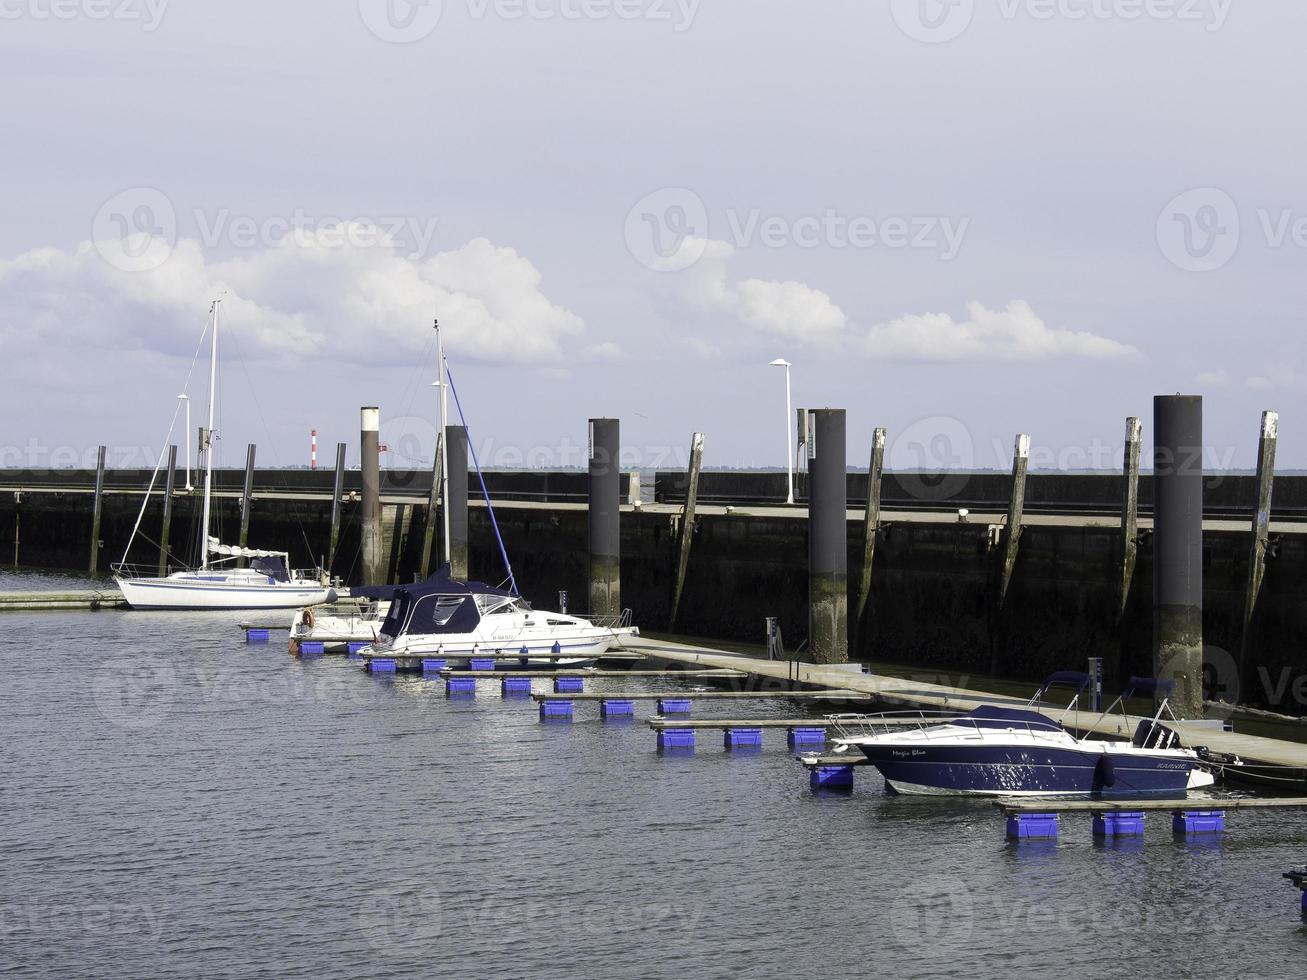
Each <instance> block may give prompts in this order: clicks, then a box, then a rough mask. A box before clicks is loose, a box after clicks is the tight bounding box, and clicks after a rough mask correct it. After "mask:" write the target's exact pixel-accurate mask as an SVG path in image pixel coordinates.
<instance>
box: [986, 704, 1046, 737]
mask: <svg viewBox="0 0 1307 980" xmlns="http://www.w3.org/2000/svg"><path fill="white" fill-rule="evenodd" d="M962 718H964V719H966V720H967V721H970V722H972V723H974V724H975V726H976V727H977V728H1018V727H1020V726H1022V725H1029V726H1030V727H1031V728H1046V729H1052V730H1054V731H1056V730H1058V729H1060V728H1061V727H1062V726H1061V725H1060V724H1058V723H1057V722H1056V721H1053V720H1052V719H1051V718H1045V717H1044V716H1043V715H1041V714H1040V713H1039V712H1037V711H1023V710H1022V709H1020V708H1000V707H999V706H998V705H995V704H982V705H981V706H980V707H978V708H976V709H975V710H974V711H969V712H967V713H966V714H965V715H963V716H962Z"/></svg>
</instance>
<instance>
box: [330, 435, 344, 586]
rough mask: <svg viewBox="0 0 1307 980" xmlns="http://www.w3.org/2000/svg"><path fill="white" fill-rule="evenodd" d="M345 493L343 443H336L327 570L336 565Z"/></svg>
mask: <svg viewBox="0 0 1307 980" xmlns="http://www.w3.org/2000/svg"><path fill="white" fill-rule="evenodd" d="M344 492H345V443H343V442H338V443H336V482H335V483H334V484H332V488H331V547H330V548H328V549H327V568H332V567H333V566H334V565H335V564H336V548H337V547H338V546H339V544H340V498H341V495H342V494H344Z"/></svg>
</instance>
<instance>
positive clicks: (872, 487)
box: [853, 429, 886, 653]
mask: <svg viewBox="0 0 1307 980" xmlns="http://www.w3.org/2000/svg"><path fill="white" fill-rule="evenodd" d="M885 435H886V433H885V430H884V429H877V430H876V431H875V432H874V433H872V436H871V463H870V465H869V466H868V467H867V509H866V512H865V513H864V515H863V518H862V576H861V579H860V581H859V582H858V606H857V609H856V610H855V611H854V620H853V621H854V624H855V628H856V629H857V642H858V649H859V650H861V651H863V652H864V653H866V652H868V650H869V648H870V644H869V642H868V641H869V638H870V632H871V630H870V625H871V624H870V622H869V621H868V620H869V617H870V613H871V568H872V563H873V561H874V560H875V557H876V536H877V535H878V534H879V533H880V489H881V476H882V473H883V471H884V468H885Z"/></svg>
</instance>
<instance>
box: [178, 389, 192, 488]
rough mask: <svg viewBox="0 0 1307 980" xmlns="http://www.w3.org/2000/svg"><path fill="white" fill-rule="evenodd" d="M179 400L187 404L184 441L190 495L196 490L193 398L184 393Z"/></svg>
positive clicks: (187, 484) (179, 396) (187, 486)
mask: <svg viewBox="0 0 1307 980" xmlns="http://www.w3.org/2000/svg"><path fill="white" fill-rule="evenodd" d="M177 400H178V401H180V402H185V403H186V438H185V439H184V440H182V441H183V442H185V443H186V492H187V493H190V492H191V491H192V490H194V489H195V487H193V486H192V485H191V396H190V395H187V394H185V393H182V394H180V395H178V396H177Z"/></svg>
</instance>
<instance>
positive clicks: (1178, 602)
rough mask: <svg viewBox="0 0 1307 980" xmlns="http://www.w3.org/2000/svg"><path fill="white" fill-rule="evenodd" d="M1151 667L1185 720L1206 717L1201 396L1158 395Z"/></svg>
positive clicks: (1155, 427)
mask: <svg viewBox="0 0 1307 980" xmlns="http://www.w3.org/2000/svg"><path fill="white" fill-rule="evenodd" d="M1153 431H1154V432H1155V437H1154V448H1153V507H1154V517H1153V525H1154V533H1153V671H1154V674H1155V675H1156V676H1157V677H1159V678H1163V679H1166V680H1172V681H1174V682H1175V687H1174V691H1173V693H1172V696H1171V706H1172V709H1173V710H1174V711H1175V713H1176V716H1177V717H1178V718H1181V719H1185V718H1201V717H1202V716H1203V399H1202V397H1201V396H1199V395H1158V396H1157V397H1156V398H1154V400H1153Z"/></svg>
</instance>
